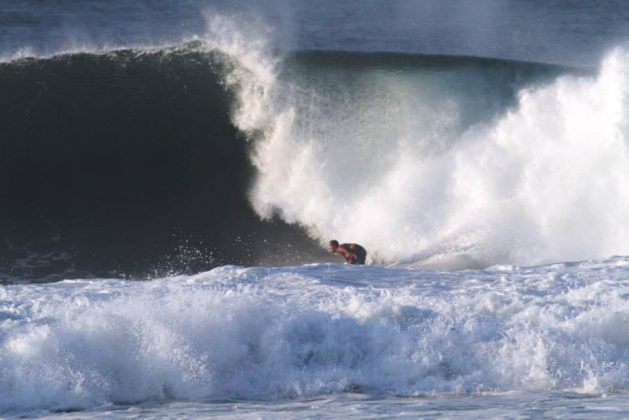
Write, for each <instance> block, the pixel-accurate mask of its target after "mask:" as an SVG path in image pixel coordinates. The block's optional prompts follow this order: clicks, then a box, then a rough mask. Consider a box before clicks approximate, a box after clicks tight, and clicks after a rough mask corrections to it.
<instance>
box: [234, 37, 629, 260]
mask: <svg viewBox="0 0 629 420" xmlns="http://www.w3.org/2000/svg"><path fill="white" fill-rule="evenodd" d="M223 29H225V27H223ZM227 32H229V30H228V31H227ZM232 36H237V35H234V34H233V33H232ZM235 44H238V45H239V48H243V45H245V46H246V45H247V42H246V40H242V39H239V40H238V41H237V42H236V41H234V39H232V40H231V43H229V45H230V47H233V46H234V45H235ZM251 50H255V51H260V49H259V48H256V49H253V48H248V47H244V51H247V52H248V51H251ZM234 51H236V54H234V53H233V52H234ZM228 55H229V57H230V58H231V59H234V58H235V59H236V60H239V59H240V55H239V54H238V52H237V49H236V50H232V52H231V54H228ZM314 57H315V59H314V60H312V61H309V62H308V66H300V65H299V64H298V63H297V64H296V63H290V64H288V65H286V67H288V68H289V69H288V70H285V71H284V73H281V72H280V71H279V69H278V70H276V72H277V74H272V73H269V70H268V69H269V68H272V69H275V68H277V67H278V66H279V65H277V64H276V63H274V62H273V61H271V60H270V59H268V58H267V59H262V60H254V61H253V63H254V64H253V67H252V62H251V61H250V56H249V55H245V56H244V59H243V61H242V62H240V61H239V63H241V64H242V65H243V67H244V68H246V69H247V72H246V73H245V74H246V76H245V77H244V78H243V76H242V74H241V73H237V75H238V76H237V77H239V80H238V81H236V82H234V87H235V88H236V91H237V92H238V95H239V101H238V105H237V107H236V110H235V114H234V115H235V117H234V122H235V124H236V126H237V127H239V128H241V129H242V130H243V131H245V132H261V133H262V134H261V135H258V136H257V137H256V138H255V152H254V156H253V162H254V165H255V167H256V169H257V175H256V181H255V184H254V187H253V189H252V192H251V200H252V203H253V206H254V208H255V209H256V211H257V212H258V214H260V215H261V216H263V217H271V216H273V215H274V214H277V215H279V216H280V217H282V219H284V220H285V221H287V222H289V223H297V224H300V225H302V226H305V227H306V228H307V229H308V231H309V232H310V233H311V234H312V235H313V236H314V237H315V238H317V239H319V240H320V242H321V243H322V244H324V243H325V242H326V240H327V239H329V238H332V237H341V238H351V239H352V240H354V241H357V242H360V243H361V244H364V245H366V246H367V248H368V249H369V250H370V251H371V253H372V255H375V256H376V257H377V259H379V260H380V261H385V262H389V263H393V264H395V265H399V264H401V265H404V266H408V265H412V266H413V265H427V266H434V265H437V266H442V267H449V268H455V267H466V266H475V265H478V266H488V265H492V264H506V263H508V264H519V265H532V264H540V263H544V262H549V261H568V260H580V259H585V258H601V257H605V256H609V255H623V254H626V253H627V252H629V245H628V243H627V242H626V238H627V237H629V230H627V229H626V228H625V227H623V226H624V224H622V223H621V221H622V220H626V219H627V218H628V217H629V206H628V205H629V188H627V186H628V182H629V157H628V156H629V154H628V150H627V139H626V136H627V121H626V117H625V114H626V112H627V111H626V102H627V82H628V80H627V70H626V68H627V66H628V65H629V57H628V55H627V52H626V50H624V49H622V48H618V49H617V50H615V51H614V52H612V53H610V55H609V56H608V57H607V58H606V59H605V60H604V61H603V63H602V64H601V67H600V69H599V71H598V72H597V73H595V74H564V75H560V74H557V73H559V70H558V69H556V68H552V67H546V68H545V67H544V66H534V65H527V64H523V63H512V62H494V61H489V60H472V59H467V60H465V59H464V60H459V61H458V62H451V61H448V60H447V59H443V58H442V59H438V58H434V59H432V61H430V60H426V61H424V62H422V63H421V64H420V63H417V62H413V60H412V59H411V58H408V57H403V56H396V55H384V56H380V57H375V56H371V57H370V58H368V59H367V58H365V57H362V58H361V57H360V56H359V57H351V59H348V57H347V56H344V55H342V54H340V55H337V56H335V57H334V58H329V59H328V60H327V61H326V60H318V61H317V60H316V55H314ZM295 67H296V68H295ZM228 80H232V79H230V76H229V75H228ZM252 80H253V82H252ZM232 82H233V80H232ZM252 83H254V85H252ZM252 86H253V87H252ZM256 130H257V131H256Z"/></svg>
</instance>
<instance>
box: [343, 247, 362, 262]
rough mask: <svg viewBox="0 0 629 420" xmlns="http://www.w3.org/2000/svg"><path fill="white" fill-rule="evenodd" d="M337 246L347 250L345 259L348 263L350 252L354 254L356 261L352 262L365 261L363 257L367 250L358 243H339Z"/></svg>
mask: <svg viewBox="0 0 629 420" xmlns="http://www.w3.org/2000/svg"><path fill="white" fill-rule="evenodd" d="M339 247H340V248H343V249H344V250H345V251H346V252H347V255H346V257H345V261H347V262H348V263H351V261H350V256H351V254H354V255H355V256H356V262H355V263H354V264H364V263H365V259H366V258H367V251H366V250H365V248H363V247H362V246H360V245H358V244H341V245H339Z"/></svg>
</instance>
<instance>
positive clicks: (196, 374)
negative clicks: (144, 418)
mask: <svg viewBox="0 0 629 420" xmlns="http://www.w3.org/2000/svg"><path fill="white" fill-rule="evenodd" d="M627 296H629V260H627V259H626V258H616V259H612V260H607V261H600V262H589V263H580V264H569V265H566V264H556V265H553V266H546V267H538V268H529V269H521V268H510V267H498V268H496V269H492V270H487V271H463V272H458V273H439V272H432V271H423V270H400V269H384V268H377V267H352V266H341V265H312V266H304V267H295V268H249V269H243V268H239V267H222V268H218V269H215V270H213V271H211V272H208V273H202V274H198V275H195V276H181V277H174V278H167V279H163V280H155V281H151V282H129V281H119V280H94V281H88V280H77V281H66V282H61V283H57V284H49V285H14V286H7V287H4V288H2V289H0V410H1V411H4V412H7V411H16V410H17V411H23V410H27V409H33V408H45V409H69V408H88V407H94V406H100V405H103V404H110V403H124V402H134V403H135V402H141V401H151V400H153V401H154V400H164V399H174V400H192V401H202V400H207V399H224V398H227V399H232V398H245V399H249V398H253V399H270V400H275V399H286V398H295V397H298V398H302V397H312V396H317V395H321V394H327V393H330V392H342V391H353V392H356V391H358V392H366V393H375V394H384V395H409V396H410V395H418V394H419V395H421V394H425V393H428V394H441V393H448V394H450V393H455V394H458V393H472V394H475V393H478V392H503V391H518V392H519V391H548V390H562V391H565V390H576V391H581V392H607V391H609V390H627V389H628V388H629V379H628V378H629V310H628V309H627V308H629V306H628V305H627Z"/></svg>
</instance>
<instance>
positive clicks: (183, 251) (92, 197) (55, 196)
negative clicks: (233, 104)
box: [0, 51, 325, 281]
mask: <svg viewBox="0 0 629 420" xmlns="http://www.w3.org/2000/svg"><path fill="white" fill-rule="evenodd" d="M219 71H220V64H219V63H218V60H217V59H216V57H215V56H214V55H213V54H208V53H201V52H190V51H183V52H182V51H161V52H154V53H137V52H133V51H120V52H115V53H110V54H106V55H92V54H74V55H64V56H58V57H53V58H49V59H39V60H38V59H28V60H20V61H17V62H13V63H7V64H1V65H0V91H1V92H2V95H0V127H1V130H2V136H0V146H1V148H2V154H1V155H0V200H1V202H2V208H1V209H0V216H1V217H0V229H1V230H0V234H1V235H2V236H1V237H0V239H1V241H0V258H1V260H0V267H1V268H0V279H3V280H5V281H7V280H19V279H23V280H26V279H28V280H34V279H48V280H55V279H58V278H62V277H74V276H112V275H115V276H119V275H123V274H126V275H134V276H135V275H142V276H144V275H149V274H151V273H154V274H161V273H162V272H167V271H197V270H203V269H207V268H210V267H213V266H217V265H223V264H239V265H253V264H262V263H269V264H278V265H281V264H295V263H301V262H310V261H313V260H314V261H317V260H320V259H321V258H324V257H325V254H324V252H323V251H322V250H320V249H319V248H318V246H317V245H316V244H314V243H313V242H312V241H311V240H310V239H308V238H307V236H306V235H305V234H304V233H303V232H302V231H301V230H300V229H299V228H295V227H291V226H288V225H286V224H284V223H281V222H277V221H275V222H262V221H260V220H259V218H258V217H257V216H256V215H255V214H254V213H253V211H252V210H251V208H250V206H249V204H248V203H247V199H246V191H247V188H248V185H249V183H250V181H251V177H252V175H253V174H252V168H251V166H250V164H249V160H248V157H247V143H246V140H245V139H244V138H242V137H241V136H240V135H239V133H238V132H237V130H236V129H235V128H234V127H233V126H232V124H231V123H230V118H229V111H230V95H229V94H228V93H227V92H226V91H225V90H224V88H223V87H222V86H221V80H220V77H219Z"/></svg>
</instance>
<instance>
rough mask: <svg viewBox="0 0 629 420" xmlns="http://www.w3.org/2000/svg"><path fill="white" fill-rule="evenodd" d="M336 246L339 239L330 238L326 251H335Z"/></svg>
mask: <svg viewBox="0 0 629 420" xmlns="http://www.w3.org/2000/svg"><path fill="white" fill-rule="evenodd" d="M338 247H339V241H337V240H336V239H332V240H331V241H330V243H329V244H328V251H330V252H334V251H336V248H338Z"/></svg>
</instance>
